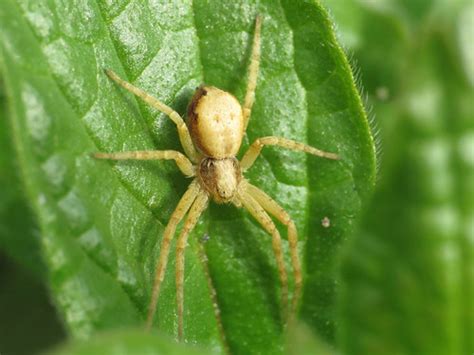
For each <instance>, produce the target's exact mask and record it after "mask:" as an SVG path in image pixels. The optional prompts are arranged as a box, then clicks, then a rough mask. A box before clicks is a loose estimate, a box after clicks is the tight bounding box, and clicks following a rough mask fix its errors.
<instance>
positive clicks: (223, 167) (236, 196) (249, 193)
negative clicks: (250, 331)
mask: <svg viewBox="0 0 474 355" xmlns="http://www.w3.org/2000/svg"><path fill="white" fill-rule="evenodd" d="M261 26H262V19H261V17H260V16H257V17H256V21H255V33H254V37H253V43H252V52H251V58H250V64H249V68H248V73H247V76H248V78H247V90H246V95H245V99H244V103H243V106H241V105H240V103H239V102H238V101H237V99H236V98H235V97H234V96H233V95H231V94H230V93H228V92H225V91H223V90H220V89H218V88H216V87H213V86H205V85H202V86H200V87H199V88H198V89H197V90H196V92H195V93H194V95H193V97H192V99H191V102H190V104H189V106H188V110H187V124H186V123H185V122H184V120H183V119H182V118H181V116H180V115H179V114H178V113H177V112H176V111H174V110H173V109H172V108H170V107H169V106H167V105H165V104H164V103H162V102H161V101H159V100H158V99H156V98H154V97H152V96H150V95H149V94H147V93H146V92H144V91H143V90H141V89H139V88H137V87H135V86H133V85H132V84H130V83H128V82H126V81H124V80H123V79H121V78H120V77H119V76H118V75H117V74H116V73H114V72H113V71H111V70H105V73H106V74H107V76H108V77H109V78H110V79H111V80H113V81H114V82H115V83H117V84H118V85H119V86H121V87H123V88H124V89H126V90H128V91H130V92H131V93H133V94H134V95H136V96H138V97H139V98H141V99H142V100H143V101H145V102H146V103H147V104H149V105H151V106H152V107H154V108H155V109H157V110H159V111H161V112H163V113H165V114H166V115H167V116H169V118H170V119H171V120H172V121H173V122H174V123H175V124H176V126H177V129H178V134H179V139H180V141H181V145H182V147H183V149H184V151H185V153H186V155H184V154H182V153H181V152H178V151H174V150H158V151H156V150H153V151H132V152H116V153H94V154H93V156H94V157H95V158H97V159H111V160H127V159H133V160H161V159H165V160H174V161H175V162H176V164H177V166H178V168H179V169H180V170H181V171H182V173H183V174H184V175H185V176H187V177H193V178H194V179H193V180H192V182H191V184H190V185H189V187H188V189H187V190H186V192H185V193H184V195H183V197H182V198H181V200H180V201H179V203H178V205H177V207H176V209H175V210H174V212H173V213H172V215H171V218H170V220H169V222H168V225H167V226H166V228H165V231H164V234H163V239H162V241H161V249H160V255H159V258H158V261H157V264H156V271H155V278H154V283H153V288H152V294H151V299H150V303H149V307H148V314H147V320H146V328H147V329H150V328H151V326H152V322H153V317H154V314H155V311H156V306H157V302H158V296H159V294H160V286H161V283H162V281H163V278H164V276H165V270H166V266H167V263H168V255H169V251H170V246H171V241H172V239H173V236H174V234H175V231H176V228H177V226H178V224H179V223H180V222H181V221H182V220H183V219H184V218H185V216H186V214H187V218H186V220H185V222H184V226H183V228H182V230H181V233H180V235H179V237H178V241H177V246H176V299H177V308H178V338H179V339H180V340H181V339H182V337H183V312H184V290H183V288H184V285H183V283H184V250H185V247H186V244H187V238H188V235H189V233H190V232H191V231H192V230H193V228H194V226H195V225H196V223H197V221H198V219H199V217H200V215H201V214H202V213H203V211H204V210H205V209H206V208H207V206H208V203H209V200H211V199H212V200H214V201H215V202H216V203H218V204H222V203H232V204H234V205H235V206H237V207H244V208H245V209H247V210H248V212H250V214H251V215H252V216H253V217H254V218H255V219H256V220H257V221H258V222H259V223H260V225H261V226H262V227H263V228H264V229H265V230H266V231H267V232H268V233H269V234H270V235H271V236H272V246H273V252H274V254H275V258H276V262H277V266H278V272H279V279H280V284H281V290H280V294H281V309H282V314H283V315H284V318H285V319H288V316H287V315H288V314H290V312H289V311H288V276H287V272H286V267H285V262H284V257H283V251H282V241H281V237H280V233H279V232H278V230H277V228H276V226H275V224H274V222H273V221H272V219H271V217H270V215H271V216H273V217H274V218H276V219H277V220H278V221H279V222H281V223H282V224H283V225H285V226H286V227H287V229H288V241H289V248H290V255H291V264H292V268H293V274H294V285H295V286H294V295H293V298H292V304H291V312H292V313H291V314H294V313H295V312H296V307H297V304H298V300H299V297H300V294H301V287H302V272H301V264H300V260H299V256H298V249H297V240H298V238H297V231H296V226H295V224H294V222H293V221H292V219H291V218H290V216H289V215H288V213H287V212H286V211H285V210H284V209H283V208H282V207H280V206H279V205H278V203H277V202H275V201H274V200H273V199H272V198H271V197H270V196H268V195H267V194H266V193H265V192H263V191H262V190H260V189H259V188H257V187H256V186H254V185H252V184H251V183H250V182H248V181H247V180H246V179H245V178H244V175H243V174H244V173H245V172H246V171H247V170H248V169H250V167H251V166H252V165H253V163H254V162H255V160H256V159H257V157H258V156H259V154H260V152H261V150H262V148H263V147H264V146H267V145H274V146H280V147H283V148H287V149H291V150H295V151H301V152H305V153H309V154H312V155H316V156H319V157H323V158H328V159H334V160H337V159H339V156H338V155H336V154H334V153H327V152H323V151H321V150H319V149H316V148H313V147H310V146H308V145H305V144H303V143H299V142H296V141H293V140H290V139H286V138H280V137H274V136H269V137H263V138H258V139H257V140H255V141H254V142H253V144H251V145H250V147H249V149H248V150H247V152H246V153H245V154H244V156H243V158H242V160H241V161H239V160H237V158H236V155H237V153H238V152H239V149H240V145H241V143H242V138H243V136H244V134H245V131H246V128H247V125H248V121H249V118H250V114H251V110H252V105H253V103H254V101H255V89H256V86H257V77H258V72H259V65H260V52H261V50H260V42H261Z"/></svg>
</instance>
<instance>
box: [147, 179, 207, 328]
mask: <svg viewBox="0 0 474 355" xmlns="http://www.w3.org/2000/svg"><path fill="white" fill-rule="evenodd" d="M201 193H202V190H201V187H200V186H199V182H198V181H197V180H193V182H192V183H191V184H190V185H189V187H188V189H187V190H186V192H185V193H184V195H183V197H182V198H181V200H180V201H179V202H178V205H177V206H176V209H175V210H174V212H173V214H172V215H171V218H170V220H169V221H168V225H167V226H166V228H165V232H164V233H163V240H162V242H161V249H160V256H159V257H158V262H157V264H156V269H155V280H154V282H153V289H152V294H151V299H150V305H149V307H148V315H147V320H146V329H147V330H150V329H151V326H152V324H153V316H154V315H155V311H156V305H157V302H158V296H159V295H160V286H161V283H162V281H163V278H164V276H165V271H166V266H167V264H168V256H169V252H170V246H171V240H172V239H173V236H174V233H175V231H176V227H177V225H178V224H179V222H180V221H181V220H182V219H183V218H184V216H185V215H186V213H187V212H188V211H189V209H190V208H191V205H192V204H193V202H194V201H195V200H196V198H197V197H198V195H200V194H201Z"/></svg>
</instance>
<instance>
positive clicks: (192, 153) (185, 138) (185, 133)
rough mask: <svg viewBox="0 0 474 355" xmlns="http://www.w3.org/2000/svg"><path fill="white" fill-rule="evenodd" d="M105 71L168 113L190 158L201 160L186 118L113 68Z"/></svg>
mask: <svg viewBox="0 0 474 355" xmlns="http://www.w3.org/2000/svg"><path fill="white" fill-rule="evenodd" d="M105 73H106V74H107V76H108V77H109V78H110V79H112V80H113V81H114V82H116V83H117V84H118V85H120V86H121V87H123V88H124V89H126V90H128V91H130V92H131V93H132V94H134V95H136V96H138V97H139V98H140V99H142V100H143V101H145V102H146V103H147V104H149V105H150V106H151V107H153V108H155V109H157V110H158V111H160V112H163V113H164V114H166V115H167V116H168V117H169V118H170V119H171V120H172V121H173V122H174V123H175V124H176V126H177V127H178V134H179V139H180V141H181V145H182V146H183V149H184V151H185V152H186V155H187V156H188V157H189V159H191V161H192V162H193V163H197V162H198V161H199V159H200V157H201V155H200V154H199V153H198V151H197V150H196V148H195V147H194V144H193V141H192V139H191V135H190V134H189V130H188V126H186V123H185V122H184V120H183V119H182V118H181V116H180V115H179V114H178V113H177V112H176V111H175V110H173V109H172V108H171V107H169V106H167V105H165V104H164V103H162V102H161V101H160V100H158V99H156V98H154V97H153V96H151V95H150V94H148V93H146V92H145V91H143V90H142V89H139V88H137V87H136V86H134V85H132V84H130V83H129V82H127V81H125V80H123V79H121V78H120V77H119V76H118V75H117V74H116V73H115V72H113V71H112V70H109V69H106V70H105Z"/></svg>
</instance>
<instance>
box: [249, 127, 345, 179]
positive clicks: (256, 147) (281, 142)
mask: <svg viewBox="0 0 474 355" xmlns="http://www.w3.org/2000/svg"><path fill="white" fill-rule="evenodd" d="M266 145H276V146H280V147H283V148H287V149H290V150H295V151H300V152H305V153H309V154H312V155H316V156H318V157H322V158H327V159H333V160H339V155H337V154H334V153H328V152H324V151H322V150H319V149H316V148H314V147H311V146H309V145H306V144H303V143H300V142H296V141H293V140H291V139H286V138H281V137H275V136H269V137H262V138H258V139H256V140H255V142H253V143H252V145H251V146H250V147H249V149H248V150H247V152H246V153H245V154H244V156H243V158H242V160H241V161H240V167H241V169H242V171H245V170H248V169H249V168H250V167H251V166H252V165H253V163H254V162H255V159H257V157H258V156H259V155H260V152H261V151H262V148H263V147H264V146H266Z"/></svg>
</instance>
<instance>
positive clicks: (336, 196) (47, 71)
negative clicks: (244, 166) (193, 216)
mask: <svg viewBox="0 0 474 355" xmlns="http://www.w3.org/2000/svg"><path fill="white" fill-rule="evenodd" d="M257 13H259V14H261V15H262V17H263V20H264V22H263V30H262V65H261V74H260V77H259V81H258V88H257V93H256V103H255V106H254V110H253V114H252V117H251V121H250V124H249V128H248V131H247V136H246V137H245V143H244V145H243V147H242V149H241V153H240V154H242V152H243V151H244V150H245V148H246V147H247V146H248V144H249V142H250V141H253V140H254V139H256V138H258V137H260V136H267V135H277V136H283V137H286V138H291V139H295V140H298V141H303V142H306V143H308V144H310V145H313V146H315V147H318V148H320V149H323V150H326V151H331V152H336V153H338V154H340V155H341V158H342V159H341V160H340V161H337V162H336V161H326V160H324V159H318V158H315V157H308V156H305V155H304V154H299V153H294V152H288V151H285V150H282V149H277V148H266V150H265V151H264V152H263V154H262V156H261V157H260V158H259V159H258V161H257V162H256V164H255V166H254V167H253V168H252V170H251V171H250V172H249V173H248V174H247V175H246V176H247V178H248V179H249V180H250V181H251V182H252V183H254V184H255V185H257V186H259V187H260V188H262V189H263V190H265V191H267V192H268V193H269V194H270V195H271V196H272V197H274V198H275V200H277V201H278V202H279V203H280V204H281V205H282V206H283V207H284V208H285V209H286V210H287V211H288V212H289V213H290V215H291V216H292V218H294V220H295V223H296V225H297V227H298V230H299V233H300V252H301V255H302V256H303V258H304V270H305V277H304V278H305V280H304V296H303V301H302V305H301V310H300V318H301V319H303V320H304V321H306V322H307V323H308V324H309V325H310V327H311V329H312V330H313V331H314V332H316V333H318V334H319V336H320V337H321V338H322V339H324V340H325V341H327V342H328V343H333V342H334V324H335V321H336V319H335V317H336V312H335V298H336V295H337V285H336V279H337V263H338V258H339V254H340V250H341V248H342V246H343V245H344V244H345V242H346V240H347V237H348V235H349V233H350V232H351V231H352V229H353V224H354V221H355V219H356V217H357V215H358V213H359V212H360V209H361V207H362V205H363V204H364V201H366V200H367V198H368V196H369V194H370V191H371V190H372V188H373V185H374V180H375V154H374V144H373V139H372V136H371V134H370V129H369V125H368V122H367V119H366V115H365V113H364V110H363V107H362V104H361V100H360V98H359V95H358V93H357V90H356V87H355V85H354V82H353V77H352V74H351V70H350V67H349V65H348V63H347V60H346V58H345V56H344V54H343V52H342V51H341V49H340V47H339V46H338V44H337V42H336V39H335V36H334V33H333V30H332V27H331V23H330V21H329V20H328V17H327V15H326V13H325V11H324V10H323V9H322V8H321V7H320V5H318V4H317V3H314V2H312V1H282V2H281V3H280V2H273V1H261V2H258V5H257V3H256V2H253V1H194V2H190V1H183V2H174V3H169V2H165V1H158V0H155V1H151V0H150V1H130V2H129V1H116V2H94V1H71V2H61V1H48V2H36V1H26V0H18V1H14V0H6V1H4V2H3V4H2V6H1V7H0V21H1V22H2V27H3V28H2V32H1V37H2V38H1V43H2V62H3V68H2V70H3V74H4V77H5V87H6V90H7V93H8V97H9V105H10V108H11V110H10V111H11V121H12V126H13V130H12V132H13V133H12V134H13V135H14V137H15V141H16V149H17V152H18V156H19V164H20V165H21V169H22V171H23V175H24V180H25V183H26V190H27V192H28V196H29V199H30V201H31V203H32V204H33V206H34V210H35V212H36V214H37V215H38V219H39V224H40V226H41V234H42V238H41V242H42V249H43V252H44V255H45V259H46V260H47V264H48V269H49V274H50V277H49V282H50V286H51V289H52V292H53V296H54V298H55V301H56V304H57V306H58V308H59V309H60V311H61V313H62V315H63V317H64V319H65V321H66V323H67V325H68V327H69V330H70V332H71V333H72V334H73V335H74V336H75V337H77V338H87V337H89V336H90V335H91V334H93V333H95V332H96V331H98V330H102V329H110V328H116V327H123V326H138V325H141V324H142V323H143V321H144V316H145V313H146V309H147V306H148V300H149V297H150V289H151V285H152V280H153V276H154V267H155V263H156V260H157V257H158V254H159V249H160V243H159V241H160V240H161V236H162V233H163V229H164V226H165V225H166V223H167V221H168V220H169V217H170V215H171V213H172V211H173V209H174V207H175V206H176V204H177V202H178V200H179V198H180V197H181V196H182V195H183V193H184V191H185V189H186V187H187V185H188V184H189V180H188V179H186V178H184V177H183V176H182V175H181V174H180V173H179V170H178V169H177V168H176V166H174V165H173V163H171V162H120V163H110V162H105V161H96V160H94V159H92V158H91V157H90V156H89V153H91V152H95V151H106V152H110V151H124V150H144V149H177V150H181V148H180V146H179V141H178V137H177V133H176V129H175V127H174V126H173V124H172V122H171V121H170V120H169V119H167V118H166V117H165V116H164V115H163V114H160V113H157V112H156V111H154V110H153V109H151V108H150V107H148V106H146V105H145V104H144V103H142V102H140V101H139V100H137V99H136V98H134V97H132V96H131V95H129V94H127V93H125V92H124V91H123V90H121V89H119V88H118V87H117V86H115V85H114V84H113V83H111V82H110V80H108V79H107V77H106V76H105V75H104V73H103V69H104V68H110V69H113V70H115V71H116V72H117V73H118V74H119V75H120V76H122V77H124V78H126V79H127V80H129V81H131V82H132V83H134V84H136V85H137V86H140V87H141V88H143V89H145V90H146V91H147V92H149V93H150V94H152V95H154V96H156V97H158V98H160V99H161V100H163V101H164V102H166V103H168V104H169V105H171V106H172V107H174V108H175V109H176V110H177V111H178V112H180V113H181V114H184V113H185V111H186V105H187V103H188V101H189V99H190V97H191V95H192V93H193V91H194V90H195V88H196V87H197V86H198V85H200V84H201V83H203V82H205V83H206V84H209V85H214V86H218V87H220V88H222V89H225V90H228V91H230V92H232V93H234V94H235V95H236V96H237V98H239V99H240V100H242V99H243V97H244V94H245V85H246V80H245V79H246V67H247V64H248V58H249V51H250V43H251V39H252V35H253V28H254V20H255V16H256V14H257ZM324 218H327V219H329V220H330V226H329V227H325V226H323V223H322V222H321V221H322V220H323V219H324ZM281 232H282V234H284V235H286V232H285V231H284V229H283V228H281ZM203 237H205V238H203ZM203 239H209V240H208V241H207V242H206V243H205V244H204V247H201V245H202V244H203V243H201V242H200V241H201V240H203ZM189 244H190V246H189V247H188V250H187V253H186V272H185V338H186V341H187V342H190V343H198V344H201V345H206V346H208V347H211V348H214V349H216V350H222V349H223V348H226V347H227V348H229V349H231V350H232V352H233V353H248V352H249V351H250V350H251V351H252V352H272V353H278V352H281V351H282V348H283V343H284V341H283V340H282V337H281V335H282V333H283V329H282V321H281V319H280V316H279V282H278V274H277V271H276V266H275V261H274V257H273V254H272V248H271V240H270V237H269V236H268V235H267V234H266V233H264V232H263V230H262V228H261V227H260V226H258V225H257V224H256V223H255V222H254V221H253V219H252V218H251V217H250V216H249V214H248V213H246V212H245V211H242V210H237V209H236V208H235V207H233V206H222V205H219V206H217V205H215V204H212V205H211V206H210V208H209V210H208V211H207V212H206V213H205V214H204V216H203V217H202V218H201V220H200V222H199V225H198V226H197V228H196V230H195V231H194V232H193V233H192V235H191V238H190V242H189ZM201 249H202V250H204V252H200V250H201ZM287 249H288V248H287V245H286V242H285V253H286V254H287V255H288V250H287ZM200 253H201V254H200ZM202 253H205V256H206V258H207V259H208V263H204V262H203V260H204V259H206V258H204V257H202ZM288 265H289V257H288ZM207 270H208V273H209V275H210V279H211V280H212V284H213V287H214V288H215V290H216V293H217V296H216V300H217V302H216V306H217V307H218V308H219V311H220V321H218V320H217V319H216V317H215V314H214V310H213V307H214V306H215V305H214V304H213V302H212V301H211V297H210V290H209V288H208V282H207V277H206V275H207ZM173 274H174V253H173V254H172V255H171V258H170V264H169V268H168V272H167V275H166V278H165V281H164V284H163V288H162V293H161V295H160V302H159V307H158V312H157V316H156V319H157V321H156V327H157V328H159V329H160V330H161V331H162V332H165V333H168V334H175V333H176V322H177V320H176V311H175V309H176V306H175V286H174V277H173ZM220 329H222V330H223V331H220ZM223 339H224V340H223Z"/></svg>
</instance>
